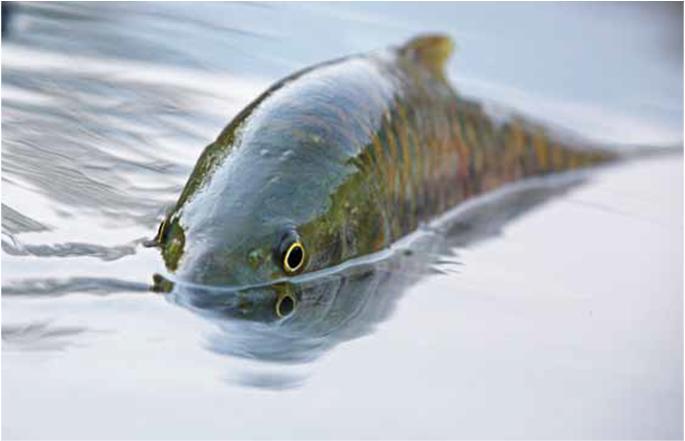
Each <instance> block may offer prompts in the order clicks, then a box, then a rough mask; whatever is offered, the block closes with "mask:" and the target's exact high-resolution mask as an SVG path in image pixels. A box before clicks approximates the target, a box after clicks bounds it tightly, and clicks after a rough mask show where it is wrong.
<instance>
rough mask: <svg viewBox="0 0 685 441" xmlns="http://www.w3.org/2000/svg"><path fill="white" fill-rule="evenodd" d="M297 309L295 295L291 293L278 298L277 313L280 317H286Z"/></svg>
mask: <svg viewBox="0 0 685 441" xmlns="http://www.w3.org/2000/svg"><path fill="white" fill-rule="evenodd" d="M294 310H295V297H293V296H292V295H290V294H285V295H284V296H282V297H279V298H278V300H276V315H277V316H278V317H279V318H284V317H287V316H289V315H290V314H292V312H293V311H294Z"/></svg>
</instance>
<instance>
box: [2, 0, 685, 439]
mask: <svg viewBox="0 0 685 441" xmlns="http://www.w3.org/2000/svg"><path fill="white" fill-rule="evenodd" d="M8 23H9V26H8V28H7V29H6V31H5V33H4V34H3V55H2V57H3V58H2V79H3V84H2V86H3V87H2V185H3V193H2V250H3V254H2V270H3V272H2V288H3V295H2V307H3V316H2V337H3V341H2V343H3V345H2V356H3V365H2V379H3V391H2V402H3V410H2V419H3V427H2V432H3V433H2V434H3V436H4V437H6V438H22V439H25V438H46V437H47V438H60V439H77V438H90V439H92V438H222V439H225V438H346V437H352V438H474V437H477V438H493V437H496V438H516V437H518V438H520V437H524V438H540V437H542V438H678V437H682V436H683V431H682V422H683V420H682V415H683V404H682V400H683V394H682V389H683V380H682V367H683V349H682V348H683V335H682V313H683V305H682V302H683V285H682V279H683V272H682V267H683V250H682V243H683V235H682V234H683V219H682V212H683V205H682V200H683V194H682V180H683V164H682V156H671V157H663V158H654V159H650V160H643V161H636V162H631V163H628V164H625V165H621V166H616V167H611V168H606V169H603V170H601V171H598V172H596V173H592V174H590V175H584V176H575V177H568V176H567V177H565V178H562V179H552V180H544V181H539V182H532V183H528V184H526V185H523V186H519V187H515V188H511V189H507V190H505V191H502V192H499V193H497V194H495V195H492V196H489V197H487V198H484V199H483V200H480V201H476V202H475V203H473V204H470V205H469V206H467V207H463V208H462V209H458V210H457V211H456V212H455V213H452V216H451V217H450V219H449V222H448V225H442V226H440V227H436V228H434V229H426V230H425V231H422V232H421V234H420V235H418V238H417V242H414V243H413V245H412V249H413V250H414V252H413V253H411V254H408V253H405V252H402V249H400V250H399V251H398V252H396V253H394V254H393V255H392V258H388V259H384V260H383V261H382V262H371V263H368V264H367V265H362V266H361V267H359V268H356V269H355V270H354V271H351V272H347V273H345V274H343V275H338V276H335V277H331V278H327V279H326V280H325V281H323V282H317V283H323V284H324V285H323V286H325V287H328V286H330V287H332V288H326V289H324V290H322V291H319V292H322V293H325V295H323V294H322V295H320V296H318V297H315V298H314V297H313V299H315V300H316V301H315V302H314V301H312V302H311V305H314V306H313V307H312V308H311V309H308V310H307V311H309V313H308V314H309V315H307V314H305V313H301V314H300V315H299V316H297V317H295V318H297V320H291V321H290V322H289V323H287V324H273V323H263V322H249V321H236V320H231V319H227V318H226V317H224V316H222V315H221V313H220V312H221V308H220V307H219V306H218V305H219V304H220V302H229V301H232V300H231V298H230V296H229V297H226V296H218V297H209V296H197V297H192V296H178V295H171V296H170V295H164V294H162V293H154V292H151V291H149V290H148V288H149V286H150V285H151V283H152V280H153V274H155V273H158V272H162V271H163V264H162V262H161V259H160V256H159V255H158V252H157V250H155V249H150V248H145V247H143V246H142V243H143V242H144V241H145V240H146V239H148V238H150V237H151V236H152V235H153V234H154V232H155V230H156V227H157V225H158V222H159V220H160V219H161V218H162V216H163V214H164V213H165V211H166V210H167V209H168V208H169V206H170V205H171V204H173V203H174V202H175V200H176V198H177V196H178V194H179V192H180V190H181V188H182V186H183V184H184V183H185V180H186V178H187V176H188V175H189V173H190V170H191V169H192V166H193V165H194V162H195V160H196V158H197V157H198V155H199V153H200V151H201V150H202V148H203V147H204V146H205V145H206V144H208V143H209V142H210V141H211V140H213V139H214V137H215V136H216V135H217V134H218V133H219V131H220V130H221V129H222V128H223V126H224V125H225V124H226V123H227V122H228V121H229V120H230V119H231V117H233V116H234V115H235V114H236V113H237V112H238V111H240V110H241V108H242V107H244V106H245V105H246V104H247V103H248V102H249V101H250V100H251V99H252V98H254V97H255V96H256V95H257V94H259V93H260V91H262V90H263V89H265V88H266V87H267V86H268V85H269V84H270V83H271V82H273V81H275V80H277V79H279V78H280V77H282V76H284V75H287V74H288V73H290V72H292V71H294V70H296V69H299V68H302V67H304V66H307V65H310V64H313V63H316V62H319V61H322V60H326V59H330V58H334V57H338V56H340V55H343V54H348V53H355V52H363V51H367V50H370V49H374V48H378V47H383V46H386V45H390V44H398V43H400V42H402V41H405V40H406V39H408V38H409V37H411V36H413V35H415V34H416V33H419V32H423V31H442V32H448V33H449V34H451V35H452V36H453V37H454V38H455V40H456V41H457V44H458V46H459V51H458V53H457V54H456V55H455V56H454V58H453V59H452V61H451V62H450V65H449V72H450V77H451V79H452V81H453V82H454V84H455V86H456V87H457V89H458V90H459V91H460V92H462V93H464V94H466V95H469V96H476V97H479V98H481V99H483V100H484V101H485V102H486V103H487V104H488V106H491V107H492V109H493V112H497V111H500V110H501V109H502V108H506V107H513V108H516V109H519V110H521V111H523V112H526V113H528V114H530V115H531V116H532V117H535V118H537V119H540V120H543V121H545V122H548V123H550V124H552V125H554V126H555V127H561V128H563V129H564V130H568V131H570V132H574V133H575V134H580V135H582V136H585V137H588V138H590V139H593V140H596V141H598V142H610V143H616V144H621V145H623V144H625V145H635V144H642V145H674V144H675V145H682V138H683V128H682V118H683V105H682V93H683V89H682V87H683V86H682V84H683V67H682V65H683V59H682V6H681V5H678V4H669V5H664V4H650V5H647V4H629V5H628V4H496V3H495V4H492V3H488V4H471V3H461V4H443V3H441V4H420V5H419V4H414V3H403V4H392V5H390V4H387V3H386V4H377V3H355V4H348V3H335V4H320V3H307V4H298V3H287V4H269V3H267V4H263V3H230V4H218V3H211V4H209V3H207V4H201V5H190V4H186V3H173V4H160V3H155V4H152V3H137V4H128V3H97V4H96V3H79V4H60V3H50V4H44V3H40V4H25V3H19V4H12V6H11V8H10V14H9V21H8ZM326 284H328V285H326ZM217 299H218V300H217Z"/></svg>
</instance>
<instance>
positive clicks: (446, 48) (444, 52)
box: [400, 34, 454, 77]
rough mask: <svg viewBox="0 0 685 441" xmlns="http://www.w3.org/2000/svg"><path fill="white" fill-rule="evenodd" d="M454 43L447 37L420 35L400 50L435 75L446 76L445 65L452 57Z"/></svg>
mask: <svg viewBox="0 0 685 441" xmlns="http://www.w3.org/2000/svg"><path fill="white" fill-rule="evenodd" d="M453 50H454V42H453V41H452V39H451V38H450V37H448V36H447V35H441V34H427V35H419V36H417V37H414V38H412V39H411V40H409V41H408V42H407V43H406V44H405V45H404V46H402V47H401V48H400V53H401V54H402V55H403V56H405V57H410V58H411V59H412V60H414V61H416V62H417V63H420V64H422V65H423V66H424V67H426V68H427V69H428V70H430V71H431V72H432V73H433V74H435V75H437V76H439V77H442V76H444V69H445V63H446V62H447V59H448V58H449V57H450V55H452V51H453Z"/></svg>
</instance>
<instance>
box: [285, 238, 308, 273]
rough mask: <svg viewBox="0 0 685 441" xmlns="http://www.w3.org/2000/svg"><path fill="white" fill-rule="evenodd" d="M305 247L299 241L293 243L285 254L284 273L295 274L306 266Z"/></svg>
mask: <svg viewBox="0 0 685 441" xmlns="http://www.w3.org/2000/svg"><path fill="white" fill-rule="evenodd" d="M304 257H305V256H304V247H303V246H302V244H301V243H300V242H299V241H295V242H293V243H291V244H290V245H289V246H288V248H287V249H286V250H285V253H283V262H282V264H283V271H285V272H286V273H287V274H295V273H296V272H298V271H299V270H301V269H302V267H303V266H304Z"/></svg>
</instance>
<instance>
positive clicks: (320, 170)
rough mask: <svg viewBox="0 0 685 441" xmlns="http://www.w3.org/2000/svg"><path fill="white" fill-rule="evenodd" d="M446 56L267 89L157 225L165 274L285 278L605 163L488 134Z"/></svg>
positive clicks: (599, 157) (426, 44)
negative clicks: (478, 200)
mask: <svg viewBox="0 0 685 441" xmlns="http://www.w3.org/2000/svg"><path fill="white" fill-rule="evenodd" d="M451 48H452V43H451V41H450V40H449V38H447V37H443V36H424V37H419V38H416V39H414V40H412V41H410V42H409V43H407V44H406V45H404V46H401V47H397V48H390V49H387V50H383V51H378V52H373V53H370V54H365V55H356V56H350V57H346V58H342V59H339V60H335V61H331V62H328V63H324V64H321V65H318V66H314V67H312V68H309V69H305V70H303V71H300V72H298V73H295V74H293V75H291V76H290V77H288V78H285V79H284V80H282V81H280V82H278V83H276V84H275V85H273V86H272V87H271V88H269V89H268V90H267V91H266V92H265V93H263V94H262V95H261V96H260V97H258V98H257V99H256V100H255V101H254V102H252V103H251V104H250V105H249V106H248V107H247V108H246V109H245V110H243V111H242V112H241V113H240V114H238V115H237V116H236V117H235V119H234V120H233V121H232V122H231V123H230V124H229V125H228V126H227V127H226V128H225V129H224V130H223V131H222V133H221V134H220V135H219V137H218V138H217V139H216V141H214V142H213V143H212V144H210V145H209V146H208V147H207V148H206V149H205V150H204V152H203V153H202V155H201V157H200V159H199V160H198V162H197V164H196V166H195V169H194V170H193V172H192V175H191V176H190V178H189V180H188V183H187V184H186V186H185V188H184V190H183V192H182V194H181V196H180V198H179V200H178V202H177V204H176V206H175V207H174V209H173V210H172V211H171V213H170V214H169V215H168V216H167V218H166V219H165V221H164V222H163V224H162V225H161V227H160V229H159V233H158V237H157V241H158V243H159V245H160V247H161V249H162V255H163V257H164V260H165V263H166V266H167V268H168V270H169V271H170V272H171V273H173V274H175V277H176V279H177V280H183V281H189V282H192V283H196V284H202V285H220V286H255V285H263V284H268V283H270V282H273V281H278V280H283V279H288V278H289V277H292V276H294V275H297V274H301V273H303V272H312V271H317V270H321V269H325V268H329V267H332V266H335V265H337V264H340V263H342V262H345V261H347V260H349V259H352V258H355V257H359V256H363V255H367V254H371V253H374V252H377V251H379V250H382V249H385V248H387V247H388V246H390V245H391V244H392V243H393V242H395V241H397V240H398V239H400V238H402V237H403V236H405V235H407V234H408V233H410V232H412V231H414V230H416V229H417V228H418V227H419V226H420V225H421V224H422V223H424V222H427V221H430V220H431V219H433V218H434V217H436V216H437V215H439V214H441V213H443V212H445V211H446V210H448V209H450V208H452V207H454V206H456V205H458V204H459V203H461V202H463V201H465V200H466V199H468V198H470V197H472V196H475V195H479V194H482V193H484V192H487V191H489V190H492V189H495V188H497V187H500V186H502V185H504V184H506V183H508V182H512V181H516V180H520V179H523V178H526V177H530V176H538V175H544V174H549V173H552V172H559V171H564V170H569V169H575V168H580V167H586V166H591V165H594V164H598V163H601V162H605V161H607V160H610V159H612V158H613V155H612V154H610V153H609V152H607V151H602V150H590V149H586V148H582V147H579V146H573V145H567V144H564V143H561V142H559V141H558V140H553V139H552V138H551V137H550V136H548V134H547V133H546V131H545V130H544V129H543V128H542V127H539V126H537V125H535V124H531V123H528V122H526V121H524V120H523V119H521V118H513V119H511V120H509V121H508V122H505V123H496V122H495V121H494V120H493V119H492V118H491V117H490V116H489V115H488V114H487V113H486V112H485V111H484V110H483V108H482V106H480V105H479V104H478V103H476V102H474V101H471V100H468V99H465V98H463V97H461V96H460V95H459V94H458V93H457V92H456V91H455V90H454V89H453V88H452V86H451V85H450V83H449V81H448V80H447V78H446V77H445V75H444V73H443V68H444V66H443V65H444V63H445V60H446V59H447V58H448V57H449V54H450V52H451ZM293 256H295V257H293ZM288 259H292V260H293V262H294V263H298V265H288ZM274 289H276V290H278V289H277V288H274ZM275 295H276V296H281V297H282V296H283V293H282V292H281V293H280V294H279V293H278V292H277V293H276V294H275Z"/></svg>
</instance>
